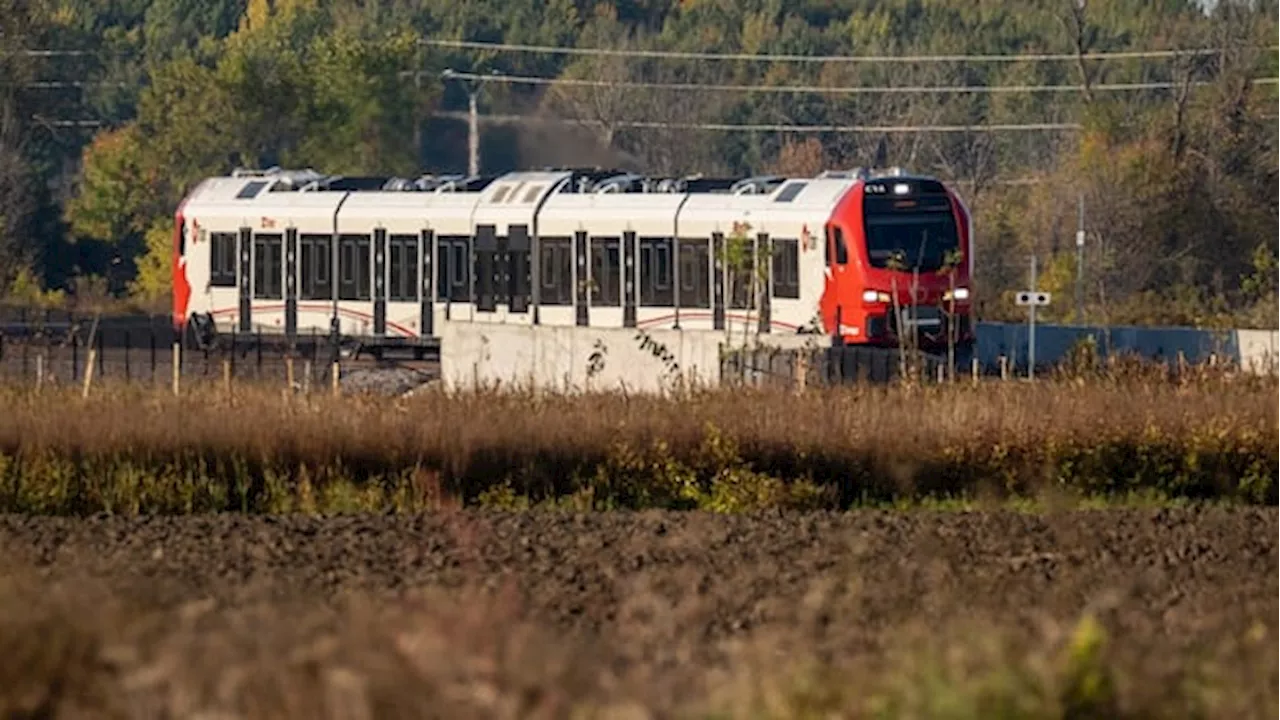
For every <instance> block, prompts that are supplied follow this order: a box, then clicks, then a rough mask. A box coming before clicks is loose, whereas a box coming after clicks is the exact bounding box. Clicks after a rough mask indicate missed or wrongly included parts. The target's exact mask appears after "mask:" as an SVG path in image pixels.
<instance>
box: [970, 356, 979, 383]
mask: <svg viewBox="0 0 1280 720" xmlns="http://www.w3.org/2000/svg"><path fill="white" fill-rule="evenodd" d="M969 372H970V374H971V375H973V384H974V387H977V385H978V358H973V359H971V360H970V361H969Z"/></svg>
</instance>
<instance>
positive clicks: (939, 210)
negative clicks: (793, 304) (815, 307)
mask: <svg viewBox="0 0 1280 720" xmlns="http://www.w3.org/2000/svg"><path fill="white" fill-rule="evenodd" d="M825 234H826V238H825V240H826V243H825V258H824V260H825V264H826V270H827V289H826V292H825V293H824V295H823V298H822V302H821V310H822V318H823V324H824V326H825V327H826V328H827V331H828V333H830V334H831V335H832V336H833V338H835V339H836V340H837V341H838V342H840V343H841V344H845V345H870V346H879V347H896V346H899V345H901V344H902V343H901V340H902V338H903V337H904V336H905V334H906V333H907V332H915V333H916V337H917V339H918V347H919V348H920V349H922V350H924V351H926V352H946V349H947V347H948V342H949V339H948V330H949V327H950V325H951V324H953V323H954V326H955V332H954V333H953V334H952V337H951V338H950V341H951V342H954V343H955V346H956V348H957V349H958V350H959V351H961V352H964V351H966V350H967V349H968V348H969V347H971V346H972V343H973V323H972V304H971V300H972V298H971V293H972V292H973V289H972V287H971V285H970V280H971V271H972V257H971V243H972V237H971V235H972V230H971V222H970V216H969V212H968V209H967V208H966V207H965V206H964V204H963V203H962V202H961V201H960V200H959V198H958V197H956V196H955V195H954V194H953V193H952V192H951V191H950V190H948V189H947V188H946V187H945V186H943V185H942V184H941V183H939V182H938V181H936V180H933V179H930V178H915V177H896V176H895V177H886V178H876V179H872V180H867V181H865V182H863V183H859V184H858V185H855V186H854V187H853V188H851V189H850V191H849V192H848V193H847V194H846V195H845V197H844V199H843V200H841V202H840V203H839V204H838V205H837V206H836V209H835V211H834V212H833V213H832V216H831V219H830V220H829V221H828V223H827V225H826V228H825ZM917 272H918V274H917ZM953 276H954V277H953ZM953 285H954V288H955V290H954V294H953V291H952V287H953ZM895 293H896V296H897V308H898V309H900V310H901V315H902V316H903V319H904V322H903V323H902V327H899V323H898V320H897V313H896V312H895V303H894V295H895Z"/></svg>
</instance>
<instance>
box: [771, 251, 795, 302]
mask: <svg viewBox="0 0 1280 720" xmlns="http://www.w3.org/2000/svg"><path fill="white" fill-rule="evenodd" d="M773 296H774V297H776V298H791V299H793V300H794V299H797V298H799V297H800V243H799V242H798V241H796V240H790V239H787V238H774V239H773Z"/></svg>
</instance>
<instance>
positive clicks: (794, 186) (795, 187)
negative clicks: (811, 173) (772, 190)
mask: <svg viewBox="0 0 1280 720" xmlns="http://www.w3.org/2000/svg"><path fill="white" fill-rule="evenodd" d="M808 184H809V183H805V182H793V183H787V185H785V186H784V187H783V188H782V192H780V193H778V197H777V199H775V200H774V202H785V203H789V202H791V201H792V200H795V199H796V196H797V195H799V194H800V191H801V190H804V189H805V187H806V186H807V185H808Z"/></svg>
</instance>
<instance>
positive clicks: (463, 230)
mask: <svg viewBox="0 0 1280 720" xmlns="http://www.w3.org/2000/svg"><path fill="white" fill-rule="evenodd" d="M895 177H898V176H895ZM869 178H870V176H868V175H867V174H865V173H851V174H844V175H841V174H834V175H832V174H824V175H823V176H819V177H816V178H768V179H744V180H740V181H737V182H736V183H735V182H733V181H722V182H716V181H700V180H696V179H695V180H688V181H672V180H668V181H665V182H664V183H663V185H665V186H661V187H655V185H657V183H656V182H655V181H652V180H650V179H647V178H638V177H635V176H625V177H624V176H621V175H620V174H618V173H608V172H598V171H570V170H563V171H545V172H511V173H506V174H503V175H499V176H496V177H485V178H471V179H460V178H459V179H448V178H434V179H432V178H424V179H423V180H421V181H418V182H417V183H416V184H415V183H413V182H410V181H396V180H393V181H387V180H386V179H381V178H355V179H346V178H340V177H339V178H330V177H324V176H320V175H318V174H315V173H313V172H311V171H302V172H283V171H279V170H271V171H265V172H238V173H236V174H234V175H232V176H230V177H216V178H209V179H207V180H205V181H203V182H202V183H200V184H199V186H198V187H196V188H195V189H194V190H193V191H192V192H191V193H190V194H189V195H188V197H187V198H186V199H184V201H183V203H182V205H181V206H180V207H179V209H178V212H177V216H176V221H177V228H176V230H175V246H176V247H175V251H176V252H175V262H174V320H175V323H177V324H178V325H185V323H186V321H187V320H188V319H189V318H190V317H191V316H193V315H204V316H207V317H210V318H212V320H213V322H214V324H215V325H216V326H217V328H218V330H219V331H220V332H233V333H281V334H287V335H296V334H306V333H312V332H314V333H318V334H325V333H328V332H330V330H331V323H332V322H333V321H334V319H335V318H336V320H337V322H338V323H339V326H340V332H341V333H342V334H344V335H347V336H357V337H361V338H369V339H375V340H377V339H382V340H386V341H389V342H395V343H413V342H416V341H422V340H426V339H430V338H432V337H433V336H434V335H435V332H436V329H437V328H438V327H440V323H442V322H443V321H446V320H450V321H467V322H476V323H517V324H539V325H559V326H572V325H590V326H597V327H636V328H686V329H708V330H709V329H730V330H736V331H741V330H742V329H744V328H749V329H751V330H753V331H756V332H761V333H770V332H773V333H777V332H785V333H795V332H801V331H813V332H827V333H835V332H836V331H837V330H838V331H840V333H841V334H843V335H847V336H848V339H849V340H850V341H852V342H860V341H865V340H869V339H871V335H872V333H870V332H869V329H870V325H868V323H871V322H872V320H871V316H872V315H873V314H874V308H873V307H870V306H868V305H867V304H866V303H863V302H862V300H861V297H860V295H861V294H862V292H863V288H864V287H865V286H866V278H867V277H870V276H874V275H875V273H876V272H877V271H876V270H875V269H874V268H870V267H869V266H868V267H861V268H860V267H858V263H859V262H862V263H863V264H864V265H865V264H866V254H865V252H863V248H861V244H860V242H859V241H857V240H856V238H859V237H861V233H862V227H861V225H860V223H861V218H860V217H858V218H855V217H854V211H853V210H851V208H853V207H854V204H855V201H856V203H861V202H862V195H863V193H862V192H860V191H861V189H862V188H863V186H864V185H865V184H866V183H867V182H869V181H870V180H869ZM924 182H933V183H934V184H935V185H938V184H937V183H936V181H931V180H927V179H926V180H925V181H924ZM397 185H398V187H399V189H388V188H392V187H397ZM938 186H939V187H941V186H940V185H938ZM855 190H857V191H858V192H854V191H855ZM946 193H947V196H948V197H950V191H946ZM955 203H956V212H957V216H956V217H957V220H958V224H959V226H961V227H962V230H961V231H960V235H961V236H963V237H959V238H957V240H956V241H957V242H960V241H962V244H963V250H964V253H965V254H966V255H968V254H969V242H970V235H971V229H970V227H969V226H968V213H967V209H963V205H962V204H961V203H959V201H958V198H957V199H956V200H955ZM858 207H859V208H860V207H861V206H860V205H858ZM842 208H843V209H842ZM842 218H843V219H842ZM840 223H846V229H845V231H844V235H843V236H842V235H840V233H839V232H836V233H835V235H834V236H833V228H834V227H836V226H837V225H839V224H840ZM953 232H954V231H953ZM833 237H834V240H833ZM849 241H852V242H851V246H852V255H851V256H849V255H850V249H849V248H846V247H844V246H843V245H842V246H841V247H840V248H835V247H834V246H833V245H832V243H833V242H835V243H845V242H849ZM735 248H736V250H735ZM744 249H745V250H747V251H748V253H749V254H750V255H751V257H754V258H758V259H759V260H760V261H761V262H762V263H763V266H762V267H760V268H759V271H758V272H752V271H751V270H750V269H742V268H741V267H740V266H739V265H738V264H737V263H736V261H734V260H733V259H732V257H731V256H732V253H734V252H738V253H741V252H742V251H743V250H744ZM726 253H729V255H726ZM842 253H843V254H842ZM836 256H840V257H839V258H837V257H836ZM837 260H839V262H837ZM970 262H971V260H970ZM846 264H847V267H846ZM735 268H739V269H735ZM970 269H971V268H970V267H965V268H963V270H964V271H965V272H964V275H965V278H964V282H965V283H966V284H967V275H968V271H969V270H970ZM335 270H336V272H335ZM855 276H856V277H857V278H858V279H857V281H856V282H854V278H855ZM842 277H843V278H845V280H846V282H843V283H841V282H840V278H842ZM842 288H843V289H842ZM846 296H847V297H846ZM873 299H874V298H873ZM858 323H862V324H864V325H866V327H864V328H857V325H858ZM850 328H857V329H855V330H853V331H850Z"/></svg>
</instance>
